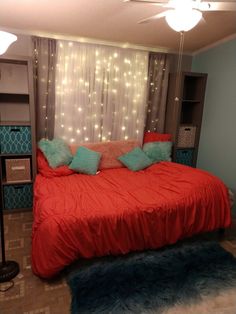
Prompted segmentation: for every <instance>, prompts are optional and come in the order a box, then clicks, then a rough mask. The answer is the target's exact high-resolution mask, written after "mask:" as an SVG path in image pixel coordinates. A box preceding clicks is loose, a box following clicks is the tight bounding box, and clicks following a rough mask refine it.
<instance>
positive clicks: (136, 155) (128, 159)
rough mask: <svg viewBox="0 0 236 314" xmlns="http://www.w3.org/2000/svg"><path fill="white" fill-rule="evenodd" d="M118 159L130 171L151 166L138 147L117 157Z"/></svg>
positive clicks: (150, 162)
mask: <svg viewBox="0 0 236 314" xmlns="http://www.w3.org/2000/svg"><path fill="white" fill-rule="evenodd" d="M118 159H119V160H120V161H121V162H122V163H123V164H124V165H125V166H126V167H127V168H129V170H132V171H138V170H142V169H144V168H147V167H148V166H151V164H152V161H151V160H150V159H149V158H148V156H147V155H146V154H145V153H144V152H143V151H142V149H141V148H140V147H136V148H134V149H133V150H131V151H130V152H128V153H126V154H124V155H122V156H120V157H118Z"/></svg>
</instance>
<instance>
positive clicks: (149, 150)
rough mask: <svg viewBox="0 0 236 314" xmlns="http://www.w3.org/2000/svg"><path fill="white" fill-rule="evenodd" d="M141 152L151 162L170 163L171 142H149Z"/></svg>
mask: <svg viewBox="0 0 236 314" xmlns="http://www.w3.org/2000/svg"><path fill="white" fill-rule="evenodd" d="M143 151H144V152H145V153H146V155H147V156H148V157H149V158H150V159H151V160H152V161H153V162H158V161H171V151H172V142H149V143H146V144H144V145H143Z"/></svg>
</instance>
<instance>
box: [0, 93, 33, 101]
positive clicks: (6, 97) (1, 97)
mask: <svg viewBox="0 0 236 314" xmlns="http://www.w3.org/2000/svg"><path fill="white" fill-rule="evenodd" d="M0 102H3V103H8V102H10V103H29V94H12V93H0Z"/></svg>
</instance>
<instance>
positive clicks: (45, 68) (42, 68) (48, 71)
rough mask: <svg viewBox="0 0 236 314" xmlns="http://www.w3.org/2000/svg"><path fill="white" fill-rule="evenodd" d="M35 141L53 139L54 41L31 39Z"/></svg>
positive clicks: (55, 45) (38, 38)
mask: <svg viewBox="0 0 236 314" xmlns="http://www.w3.org/2000/svg"><path fill="white" fill-rule="evenodd" d="M32 41H33V63H34V67H33V69H34V87H35V88H34V91H35V103H36V130H37V132H36V133H37V140H40V139H41V138H48V139H52V138H53V137H54V121H55V73H56V47H57V44H56V40H54V39H48V38H40V37H32Z"/></svg>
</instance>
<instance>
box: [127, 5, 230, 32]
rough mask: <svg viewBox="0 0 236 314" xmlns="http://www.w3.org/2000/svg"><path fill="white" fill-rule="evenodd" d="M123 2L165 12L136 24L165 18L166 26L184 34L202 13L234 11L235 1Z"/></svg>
mask: <svg viewBox="0 0 236 314" xmlns="http://www.w3.org/2000/svg"><path fill="white" fill-rule="evenodd" d="M123 2H136V3H147V4H153V5H156V6H161V7H163V8H166V9H167V10H166V11H164V12H161V13H158V14H155V15H153V16H150V17H148V18H145V19H143V20H141V21H139V22H138V23H140V24H142V23H148V22H151V21H153V20H156V19H159V18H162V17H165V19H166V22H167V24H168V25H169V26H170V27H171V28H172V29H174V30H175V31H177V32H186V31H189V30H190V29H192V28H194V27H195V26H196V25H197V24H198V23H199V21H200V20H201V18H202V12H206V11H208V12H213V11H236V1H227V2H224V1H221V2H219V1H205V0H169V1H168V0H123Z"/></svg>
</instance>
